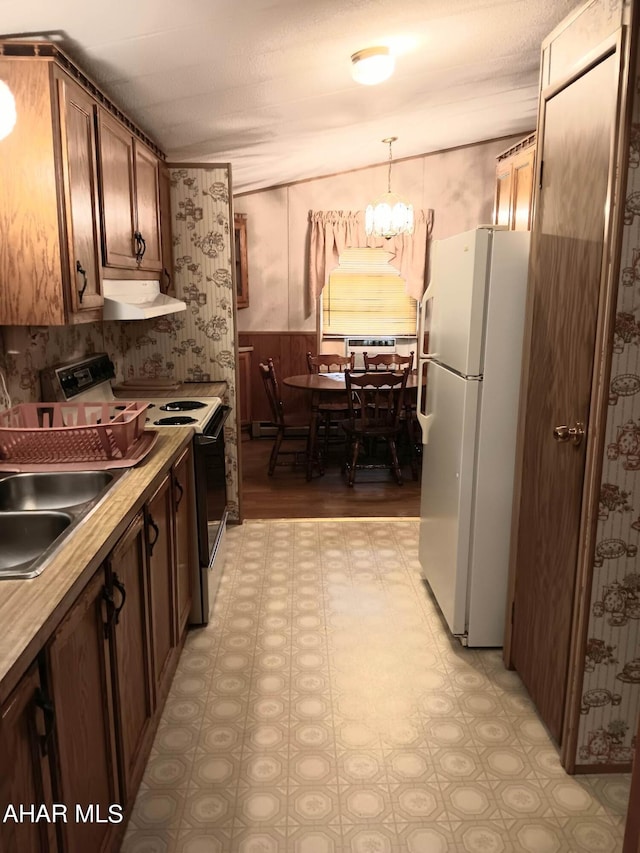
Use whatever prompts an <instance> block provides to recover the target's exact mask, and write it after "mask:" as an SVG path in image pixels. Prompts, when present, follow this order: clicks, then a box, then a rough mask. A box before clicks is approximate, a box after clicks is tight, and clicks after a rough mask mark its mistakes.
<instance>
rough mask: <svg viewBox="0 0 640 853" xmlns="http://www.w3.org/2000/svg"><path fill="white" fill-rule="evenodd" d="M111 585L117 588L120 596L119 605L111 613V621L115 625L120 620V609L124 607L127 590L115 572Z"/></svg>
mask: <svg viewBox="0 0 640 853" xmlns="http://www.w3.org/2000/svg"><path fill="white" fill-rule="evenodd" d="M113 585H114V586H115V588H116V589H117V590H118V592H119V593H120V595H121V596H122V601H121V602H120V605H119V606H118V607H116V609H115V613H114V615H113V621H114V622H115V623H116V625H117V624H118V622H119V621H120V613H121V611H122V608H123V607H124V603H125V601H126V600H127V590H126V589H125V587H124V584H123V583H122V581H121V580H120V578H119V577H118V575H117V574H116V573H115V572H114V574H113Z"/></svg>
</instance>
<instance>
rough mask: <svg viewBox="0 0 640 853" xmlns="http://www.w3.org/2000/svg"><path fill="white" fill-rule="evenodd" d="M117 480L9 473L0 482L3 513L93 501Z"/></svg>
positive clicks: (106, 475) (97, 474)
mask: <svg viewBox="0 0 640 853" xmlns="http://www.w3.org/2000/svg"><path fill="white" fill-rule="evenodd" d="M113 479H114V476H113V474H112V473H110V472H109V471H51V472H46V473H38V474H9V475H8V476H7V477H5V478H4V479H2V480H0V512H7V511H10V512H17V511H22V510H45V509H66V508H68V507H75V506H78V505H79V504H85V503H87V501H90V500H93V498H95V497H96V495H98V494H100V492H102V491H103V490H104V489H105V488H106V487H107V486H108V485H110V484H111V483H112V482H113ZM1 542H2V539H1V538H0V543H1ZM0 547H1V546H0ZM0 559H1V555H0Z"/></svg>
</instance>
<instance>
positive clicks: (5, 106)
mask: <svg viewBox="0 0 640 853" xmlns="http://www.w3.org/2000/svg"><path fill="white" fill-rule="evenodd" d="M16 118H17V116H16V99H15V98H14V97H13V93H12V91H11V89H10V88H9V87H8V86H7V84H6V83H5V82H4V80H0V139H4V138H5V136H9V134H10V133H11V131H12V130H13V128H14V127H15V124H16Z"/></svg>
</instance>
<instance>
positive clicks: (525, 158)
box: [509, 146, 536, 231]
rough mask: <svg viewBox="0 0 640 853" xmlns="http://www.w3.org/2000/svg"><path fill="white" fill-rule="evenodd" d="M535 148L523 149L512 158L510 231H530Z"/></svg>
mask: <svg viewBox="0 0 640 853" xmlns="http://www.w3.org/2000/svg"><path fill="white" fill-rule="evenodd" d="M535 159H536V149H535V146H532V147H531V148H525V149H524V151H521V152H519V153H518V154H517V155H516V156H515V157H514V158H513V177H512V182H513V185H512V188H511V195H512V202H511V222H510V226H509V227H510V228H511V230H512V231H530V230H531V212H532V209H531V200H532V196H533V180H534V176H535Z"/></svg>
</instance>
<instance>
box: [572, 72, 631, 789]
mask: <svg viewBox="0 0 640 853" xmlns="http://www.w3.org/2000/svg"><path fill="white" fill-rule="evenodd" d="M638 84H639V85H640V80H639V81H638ZM620 269H621V272H620V282H619V285H618V304H617V314H616V322H615V332H614V340H613V360H612V364H611V382H610V394H609V411H608V416H607V423H606V456H605V459H604V464H603V471H602V482H601V486H600V503H599V512H598V527H597V542H596V550H595V560H594V568H593V585H592V591H591V613H590V618H589V626H588V639H587V647H586V654H585V662H584V682H583V686H582V704H581V708H580V710H581V717H580V726H579V730H578V754H577V756H576V764H577V765H609V766H611V765H613V766H615V765H616V764H621V765H623V764H624V765H627V766H628V764H629V762H630V761H631V758H632V755H633V749H634V747H635V743H634V740H635V738H634V736H635V733H636V728H637V721H638V713H639V712H640V565H639V564H638V544H639V542H640V394H639V393H638V392H640V89H639V88H636V95H635V99H634V105H633V124H632V130H631V137H630V147H629V171H628V178H627V193H626V206H625V215H624V228H623V236H622V256H621V264H620ZM589 769H590V772H595V771H596V770H597V768H596V767H593V769H592V768H591V767H590V768H589Z"/></svg>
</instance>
